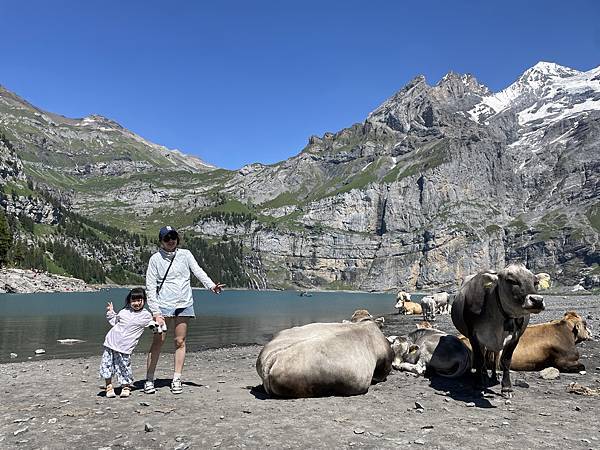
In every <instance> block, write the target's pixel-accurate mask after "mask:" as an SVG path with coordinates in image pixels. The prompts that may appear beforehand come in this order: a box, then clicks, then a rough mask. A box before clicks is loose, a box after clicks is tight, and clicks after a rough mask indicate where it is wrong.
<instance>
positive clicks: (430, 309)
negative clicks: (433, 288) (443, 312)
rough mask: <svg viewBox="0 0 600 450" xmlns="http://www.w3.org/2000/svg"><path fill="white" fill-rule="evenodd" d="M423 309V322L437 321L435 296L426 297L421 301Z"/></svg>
mask: <svg viewBox="0 0 600 450" xmlns="http://www.w3.org/2000/svg"><path fill="white" fill-rule="evenodd" d="M421 309H422V310H423V320H426V321H429V322H433V321H434V320H435V313H436V309H437V304H436V302H435V299H434V298H433V296H431V295H426V296H425V297H423V298H422V299H421Z"/></svg>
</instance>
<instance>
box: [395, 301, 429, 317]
mask: <svg viewBox="0 0 600 450" xmlns="http://www.w3.org/2000/svg"><path fill="white" fill-rule="evenodd" d="M396 308H397V309H398V314H404V315H417V314H423V308H421V304H420V303H415V302H411V301H410V300H404V299H401V300H398V302H397V303H396Z"/></svg>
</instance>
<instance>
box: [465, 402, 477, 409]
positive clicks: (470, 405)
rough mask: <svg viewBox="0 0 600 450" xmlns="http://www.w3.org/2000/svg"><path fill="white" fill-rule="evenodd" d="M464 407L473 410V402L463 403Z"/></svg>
mask: <svg viewBox="0 0 600 450" xmlns="http://www.w3.org/2000/svg"><path fill="white" fill-rule="evenodd" d="M465 406H466V407H467V408H473V407H474V406H475V403H473V402H469V403H465Z"/></svg>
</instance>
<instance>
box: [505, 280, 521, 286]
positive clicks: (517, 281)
mask: <svg viewBox="0 0 600 450" xmlns="http://www.w3.org/2000/svg"><path fill="white" fill-rule="evenodd" d="M506 281H508V282H509V283H510V284H512V285H513V286H516V285H517V284H519V280H515V279H514V278H507V279H506Z"/></svg>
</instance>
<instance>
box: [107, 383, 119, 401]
mask: <svg viewBox="0 0 600 450" xmlns="http://www.w3.org/2000/svg"><path fill="white" fill-rule="evenodd" d="M116 396H117V394H115V388H113V385H112V384H108V385H107V386H106V397H107V398H115V397H116Z"/></svg>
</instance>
